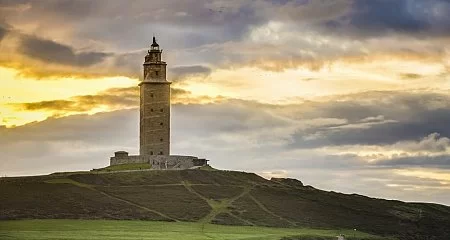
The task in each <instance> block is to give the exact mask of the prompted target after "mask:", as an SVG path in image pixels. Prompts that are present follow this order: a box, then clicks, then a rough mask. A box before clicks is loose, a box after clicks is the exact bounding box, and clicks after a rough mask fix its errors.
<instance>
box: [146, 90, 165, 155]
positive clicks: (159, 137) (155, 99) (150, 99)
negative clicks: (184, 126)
mask: <svg viewBox="0 0 450 240" xmlns="http://www.w3.org/2000/svg"><path fill="white" fill-rule="evenodd" d="M140 88H141V93H140V95H141V101H140V102H141V106H140V155H170V152H169V151H170V83H169V82H165V83H155V82H142V83H141V84H140Z"/></svg>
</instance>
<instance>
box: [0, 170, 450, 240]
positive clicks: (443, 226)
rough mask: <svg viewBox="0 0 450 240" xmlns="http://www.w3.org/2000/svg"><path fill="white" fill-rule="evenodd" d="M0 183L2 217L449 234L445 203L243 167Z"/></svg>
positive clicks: (100, 172)
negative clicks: (325, 186) (349, 190)
mask: <svg viewBox="0 0 450 240" xmlns="http://www.w3.org/2000/svg"><path fill="white" fill-rule="evenodd" d="M0 189H1V192H2V194H0V211H1V212H0V213H1V214H0V220H12V219H114V220H149V221H169V222H198V223H204V224H208V223H213V224H220V225H243V226H244V225H245V226H268V227H283V228H315V229H357V230H358V231H362V232H367V233H370V234H374V235H378V236H395V237H397V238H399V239H424V237H425V236H427V237H429V238H427V239H448V236H450V207H447V206H443V205H437V204H427V203H405V202H401V201H392V200H383V199H374V198H369V197H365V196H361V195H356V194H351V195H348V194H342V193H336V192H328V191H323V190H319V189H315V188H313V187H311V186H303V184H302V183H301V182H300V181H298V180H294V179H273V180H267V179H264V178H262V177H260V176H258V175H256V174H254V173H245V172H235V171H218V170H213V169H206V170H201V169H198V170H182V171H156V170H143V171H122V172H108V171H106V170H97V171H92V172H73V173H59V174H51V175H46V176H33V177H14V178H1V179H0ZM432 236H434V238H433V237H432Z"/></svg>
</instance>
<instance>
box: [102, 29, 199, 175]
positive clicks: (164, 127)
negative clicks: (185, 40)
mask: <svg viewBox="0 0 450 240" xmlns="http://www.w3.org/2000/svg"><path fill="white" fill-rule="evenodd" d="M161 55H162V50H160V49H159V45H158V43H156V39H155V37H153V43H152V45H151V47H150V50H149V51H148V54H147V55H146V56H145V61H144V78H143V80H142V82H141V83H140V84H139V88H140V119H139V120H140V121H139V125H140V128H139V138H140V139H139V142H140V150H139V155H135V156H130V155H128V153H127V152H124V151H118V152H115V155H114V157H111V159H110V165H119V164H130V163H149V164H151V165H152V168H154V169H188V168H193V167H198V166H204V165H207V161H208V160H206V159H199V158H197V157H194V156H180V155H170V84H171V82H169V81H167V79H166V66H167V64H166V62H164V61H162V56H161Z"/></svg>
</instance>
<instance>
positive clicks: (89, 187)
mask: <svg viewBox="0 0 450 240" xmlns="http://www.w3.org/2000/svg"><path fill="white" fill-rule="evenodd" d="M46 183H52V184H72V185H75V186H77V187H81V188H87V189H89V190H91V191H94V192H98V193H100V194H102V195H104V196H106V197H108V198H112V199H114V200H116V201H120V202H123V203H126V204H128V205H132V206H134V207H137V208H140V209H142V210H145V211H147V212H151V213H154V214H156V215H159V216H161V217H164V218H166V219H168V220H172V221H175V222H179V221H178V220H177V219H175V218H171V217H169V216H167V215H165V214H164V213H161V212H158V211H155V210H153V209H150V208H147V207H145V206H142V205H140V204H137V203H134V202H131V201H129V200H126V199H123V198H120V197H116V196H114V195H111V194H109V193H106V192H103V191H101V190H98V189H96V188H95V186H93V185H88V184H83V183H79V182H77V181H74V180H72V179H53V180H50V181H46Z"/></svg>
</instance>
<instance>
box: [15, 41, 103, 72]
mask: <svg viewBox="0 0 450 240" xmlns="http://www.w3.org/2000/svg"><path fill="white" fill-rule="evenodd" d="M19 51H20V52H21V53H22V54H24V55H26V56H29V57H31V58H35V59H38V60H41V61H44V62H47V63H55V64H63V65H72V66H78V67H87V66H91V65H94V64H97V63H99V62H101V61H103V60H104V59H105V58H106V57H107V56H109V54H108V53H103V52H80V53H76V52H75V51H74V49H72V48H71V47H70V46H67V45H63V44H60V43H57V42H54V41H51V40H46V39H41V38H38V37H35V36H31V35H24V36H23V38H22V39H21V44H20V47H19Z"/></svg>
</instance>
